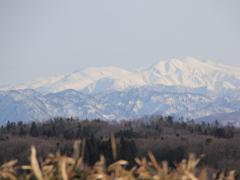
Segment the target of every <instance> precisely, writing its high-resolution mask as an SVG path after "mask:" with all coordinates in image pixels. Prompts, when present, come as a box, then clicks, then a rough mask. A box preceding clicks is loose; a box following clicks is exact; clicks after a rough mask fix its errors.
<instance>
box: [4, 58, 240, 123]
mask: <svg viewBox="0 0 240 180" xmlns="http://www.w3.org/2000/svg"><path fill="white" fill-rule="evenodd" d="M238 112H240V68H237V67H231V66H227V65H224V64H219V63H215V62H212V61H210V60H202V61H199V60H197V59H194V58H190V57H188V58H184V59H170V60H163V61H159V62H156V63H154V64H152V65H150V66H148V67H144V68H137V69H134V70H132V71H127V70H124V69H121V68H117V67H100V68H84V69H81V70H77V71H74V72H73V73H70V74H66V75H60V76H57V77H52V78H46V79H44V78H42V79H37V80H34V81H31V82H26V83H21V84H16V85H10V86H2V87H0V114H1V116H0V124H1V123H6V122H7V121H8V120H10V121H26V122H29V121H33V120H40V121H41V120H46V119H49V118H52V117H56V116H62V117H70V116H74V117H78V118H81V119H85V118H89V119H94V118H100V119H105V120H120V119H133V118H140V117H142V116H145V115H154V114H158V115H159V114H160V115H164V116H168V115H171V116H175V117H181V116H184V117H185V118H194V119H195V118H197V119H199V120H201V118H204V117H217V114H220V113H222V114H223V113H228V114H229V113H233V114H234V113H235V114H238ZM231 121H232V123H233V124H235V125H240V123H238V120H237V116H235V118H233V120H231ZM222 122H223V123H227V122H228V120H226V119H225V120H222Z"/></svg>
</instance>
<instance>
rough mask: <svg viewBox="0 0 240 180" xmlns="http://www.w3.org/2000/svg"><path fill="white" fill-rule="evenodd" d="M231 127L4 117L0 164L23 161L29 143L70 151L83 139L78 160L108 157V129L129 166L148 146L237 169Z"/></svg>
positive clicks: (161, 156)
mask: <svg viewBox="0 0 240 180" xmlns="http://www.w3.org/2000/svg"><path fill="white" fill-rule="evenodd" d="M239 132H240V131H239V129H237V128H234V127H233V126H221V125H220V124H219V122H218V121H217V120H216V121H215V122H214V123H212V124H209V123H205V122H203V123H201V124H196V123H195V122H194V120H187V121H183V119H181V118H180V119H178V120H174V119H173V117H171V116H168V117H162V116H151V117H143V118H140V119H137V120H131V121H124V120H123V121H120V122H118V123H108V122H106V121H103V120H100V119H96V120H91V121H89V120H87V119H86V120H79V119H74V118H61V117H57V118H54V119H50V120H48V121H44V122H31V123H23V122H21V121H20V122H8V123H7V125H6V126H2V127H1V128H0V164H3V163H4V162H6V161H9V160H11V159H18V160H19V165H22V164H28V163H29V162H28V157H29V155H30V147H31V145H35V147H36V148H37V152H38V157H39V158H40V159H41V158H46V157H47V155H48V154H49V153H56V151H57V150H59V151H60V152H61V154H65V155H68V156H71V155H72V153H73V148H72V147H73V142H74V140H76V139H85V140H86V146H85V155H84V161H85V162H86V163H87V164H89V165H90V166H92V165H93V164H94V163H95V162H96V161H98V160H99V156H100V155H104V157H105V158H106V163H107V164H111V163H113V162H114V160H113V157H112V149H111V143H110V140H109V135H110V134H111V133H113V134H114V136H115V139H116V143H117V160H118V159H124V160H127V161H128V162H129V166H128V167H129V168H130V167H132V166H134V165H135V161H134V159H135V158H136V157H139V158H141V157H147V152H148V151H149V150H150V151H152V152H153V154H154V155H155V157H156V159H157V161H159V162H160V161H163V160H167V161H169V165H170V166H172V167H174V164H173V162H174V161H177V162H178V161H180V160H182V159H185V158H187V157H188V154H189V153H190V152H193V153H195V154H196V155H197V156H200V155H201V154H206V156H205V157H204V158H202V160H201V162H200V166H202V167H204V166H208V167H211V168H212V169H235V170H240V143H239V140H240V135H239V134H240V133H239Z"/></svg>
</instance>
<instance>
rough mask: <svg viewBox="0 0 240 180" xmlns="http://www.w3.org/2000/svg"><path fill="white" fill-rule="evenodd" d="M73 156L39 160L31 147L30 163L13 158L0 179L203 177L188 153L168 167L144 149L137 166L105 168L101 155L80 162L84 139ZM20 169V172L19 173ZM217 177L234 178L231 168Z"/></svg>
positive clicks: (179, 179) (194, 179)
mask: <svg viewBox="0 0 240 180" xmlns="http://www.w3.org/2000/svg"><path fill="white" fill-rule="evenodd" d="M111 142H112V150H113V157H116V144H115V140H114V137H113V135H112V136H111ZM73 147H74V153H73V157H66V156H61V155H60V152H57V153H56V154H55V155H54V154H49V156H48V157H47V158H46V159H45V160H44V161H43V162H42V163H39V162H38V160H37V157H36V149H35V147H34V146H32V148H31V156H30V161H31V163H30V165H26V166H21V167H14V165H15V164H16V163H17V160H13V161H10V162H8V163H5V164H3V165H2V166H0V179H4V180H18V179H19V180H35V179H37V180H68V179H69V180H70V179H71V180H75V179H76V180H77V179H86V180H100V179H101V180H134V179H139V180H143V179H149V180H150V179H151V180H207V179H208V178H207V173H206V170H202V171H201V172H200V174H199V176H198V177H196V174H195V172H196V165H197V164H198V162H199V161H200V159H201V157H202V156H203V155H202V156H201V157H199V158H196V157H195V155H194V154H190V155H189V159H188V160H182V161H181V162H180V163H175V166H176V169H174V170H169V168H168V163H167V162H166V161H164V162H162V163H161V164H158V162H157V161H156V159H155V157H154V155H153V154H152V153H151V152H148V155H149V158H150V161H147V159H146V158H142V159H138V158H136V159H135V160H136V163H137V164H138V165H137V166H135V167H133V168H132V169H131V170H126V169H125V166H126V165H127V164H128V162H127V161H125V160H119V161H117V162H115V163H113V164H111V165H110V166H108V167H106V163H105V158H104V157H103V156H101V157H100V161H99V162H96V163H95V165H94V166H93V167H89V166H88V165H86V164H85V163H84V162H83V156H84V153H83V152H84V147H85V141H80V140H78V141H76V142H75V143H74V146H73ZM19 170H21V172H19ZM218 179H219V180H225V179H227V180H234V171H230V172H229V173H228V174H227V175H226V174H224V173H221V174H220V175H219V176H218Z"/></svg>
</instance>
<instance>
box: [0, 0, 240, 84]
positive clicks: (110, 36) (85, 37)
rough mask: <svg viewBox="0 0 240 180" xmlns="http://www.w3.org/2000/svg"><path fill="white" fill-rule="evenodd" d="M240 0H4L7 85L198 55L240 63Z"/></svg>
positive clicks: (0, 63) (1, 41)
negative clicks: (77, 71) (92, 68)
mask: <svg viewBox="0 0 240 180" xmlns="http://www.w3.org/2000/svg"><path fill="white" fill-rule="evenodd" d="M239 9H240V1H239V0H199V1H196V0H167V1H165V0H164V1H163V0H158V1H157V0H138V1H137V0H119V1H115V0H102V1H101V0H95V1H94V0H91V1H90V0H79V1H77V0H68V1H66V0H57V1H56V0H54V1H53V0H40V1H34V0H21V1H20V0H11V1H9V0H2V1H0V27H1V28H0V85H3V84H10V83H19V82H23V81H28V80H33V79H35V78H37V77H51V76H56V75H60V74H65V73H70V72H73V71H75V70H77V69H81V68H84V67H99V66H117V67H120V68H124V69H127V70H130V69H131V68H135V67H144V66H148V65H150V64H152V63H154V62H156V61H159V60H164V59H171V58H184V57H188V56H191V57H194V58H196V59H199V60H202V59H210V60H212V61H215V62H220V63H224V64H228V65H232V66H238V67H240V10H239Z"/></svg>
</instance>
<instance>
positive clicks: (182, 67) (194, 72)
mask: <svg viewBox="0 0 240 180" xmlns="http://www.w3.org/2000/svg"><path fill="white" fill-rule="evenodd" d="M157 84H163V85H168V86H172V85H181V86H189V87H192V88H194V87H201V86H209V87H213V88H220V87H226V88H236V87H240V68H237V67H231V66H227V65H224V64H220V63H215V62H212V61H210V60H202V61H199V60H197V59H194V58H191V57H188V58H184V59H180V60H179V59H170V60H163V61H159V62H156V63H154V64H152V65H150V66H148V67H146V68H137V69H134V70H132V71H127V70H124V69H121V68H117V67H98V68H84V69H80V70H77V71H74V72H73V73H70V74H66V75H60V76H57V77H51V78H41V79H37V80H35V81H31V82H26V83H21V84H16V85H10V86H1V87H0V90H3V91H6V90H13V89H14V90H16V89H29V88H30V89H34V90H36V91H38V92H40V93H42V94H47V93H53V92H59V91H62V90H66V89H75V90H77V91H81V92H83V93H99V92H102V91H105V90H110V89H113V90H114V89H117V90H123V89H126V88H129V87H139V86H144V85H157Z"/></svg>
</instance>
